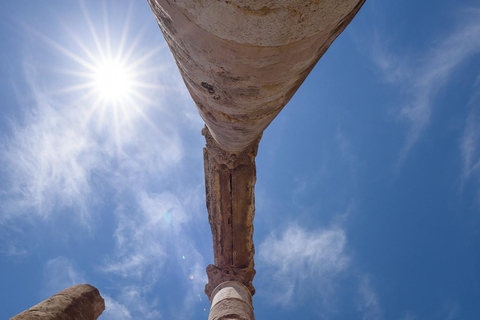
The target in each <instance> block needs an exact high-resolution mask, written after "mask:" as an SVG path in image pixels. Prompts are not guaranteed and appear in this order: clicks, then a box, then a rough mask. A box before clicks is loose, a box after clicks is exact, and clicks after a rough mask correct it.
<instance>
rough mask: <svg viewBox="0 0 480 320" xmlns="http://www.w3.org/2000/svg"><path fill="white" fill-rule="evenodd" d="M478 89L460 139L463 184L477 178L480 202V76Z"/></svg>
mask: <svg viewBox="0 0 480 320" xmlns="http://www.w3.org/2000/svg"><path fill="white" fill-rule="evenodd" d="M475 88H476V91H475V92H474V94H473V96H472V97H471V99H470V102H469V106H468V107H469V112H468V116H467V118H466V120H465V129H464V131H463V135H462V138H461V140H460V151H461V154H462V162H463V170H462V186H461V190H463V188H464V186H465V184H466V183H467V182H468V181H469V180H471V179H475V183H477V184H478V189H477V193H478V194H477V199H476V200H477V202H478V203H480V125H479V123H480V76H478V78H477V82H476V85H475Z"/></svg>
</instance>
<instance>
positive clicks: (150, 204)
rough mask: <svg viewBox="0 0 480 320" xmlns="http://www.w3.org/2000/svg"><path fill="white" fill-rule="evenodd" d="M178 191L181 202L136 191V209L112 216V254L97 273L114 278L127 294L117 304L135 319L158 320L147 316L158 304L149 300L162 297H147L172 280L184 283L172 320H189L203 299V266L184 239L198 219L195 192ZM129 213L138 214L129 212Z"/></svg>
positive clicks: (189, 241) (166, 194)
mask: <svg viewBox="0 0 480 320" xmlns="http://www.w3.org/2000/svg"><path fill="white" fill-rule="evenodd" d="M183 191H184V194H183V195H182V196H181V198H180V197H179V196H178V195H176V194H173V193H170V192H163V193H158V194H156V193H151V194H149V193H147V192H145V191H138V192H137V194H136V198H135V201H136V203H135V204H133V205H131V206H129V207H122V208H119V209H118V210H117V213H116V216H117V219H118V224H117V228H116V231H115V242H116V244H115V247H116V248H115V251H114V253H113V254H112V255H111V256H110V257H108V258H107V260H106V261H105V263H104V264H103V265H102V266H101V267H100V269H101V271H102V272H104V273H105V274H106V275H107V276H109V277H112V278H114V279H115V277H118V276H119V277H120V278H121V280H120V281H121V282H120V283H122V286H124V287H125V288H127V287H128V288H129V291H128V292H127V291H125V290H123V291H122V294H121V297H120V298H118V297H117V299H118V301H120V302H122V303H123V304H125V306H126V307H127V308H128V310H129V311H130V313H131V314H132V316H134V317H135V315H141V318H143V319H149V318H152V319H155V318H158V315H157V314H156V313H151V312H153V311H154V310H156V309H155V308H157V307H158V303H156V302H155V301H150V300H149V299H152V296H153V297H155V296H162V295H164V294H165V293H161V294H154V295H152V293H153V290H154V288H156V286H157V285H158V284H160V285H162V284H164V283H166V282H167V280H166V279H168V278H171V277H180V279H183V281H181V282H180V283H179V285H181V286H185V288H186V291H185V292H184V295H185V299H184V305H183V308H182V309H181V310H180V311H178V310H177V311H176V312H177V315H176V316H177V318H185V319H187V318H189V317H190V316H191V312H192V308H193V306H194V305H195V303H196V302H197V301H198V294H202V295H203V287H204V285H205V283H206V281H207V278H206V273H205V262H204V258H203V256H202V255H201V254H200V253H199V251H198V250H197V248H196V246H195V242H194V241H193V238H192V237H191V236H190V235H189V228H190V227H189V225H190V224H191V223H192V222H195V221H196V219H197V218H198V215H197V213H196V211H197V212H198V211H200V210H199V208H198V205H199V203H198V202H197V200H196V197H195V193H198V191H197V190H196V189H194V190H191V191H189V190H187V188H185V190H183ZM180 199H182V200H180ZM183 199H185V200H183ZM132 207H133V208H138V209H132V210H130V208H132ZM172 266H175V267H174V268H173V270H175V274H174V275H172V274H171V273H169V272H172V270H171V268H172ZM116 282H117V281H116ZM147 297H148V298H147ZM132 300H135V301H137V300H142V301H143V303H144V304H145V303H147V301H150V302H148V303H149V304H148V306H147V305H145V306H144V307H139V305H138V304H137V303H130V302H129V301H132Z"/></svg>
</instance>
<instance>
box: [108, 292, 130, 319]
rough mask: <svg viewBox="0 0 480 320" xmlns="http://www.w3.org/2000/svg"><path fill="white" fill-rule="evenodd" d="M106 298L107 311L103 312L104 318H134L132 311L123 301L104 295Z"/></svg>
mask: <svg viewBox="0 0 480 320" xmlns="http://www.w3.org/2000/svg"><path fill="white" fill-rule="evenodd" d="M102 298H103V299H104V300H105V311H104V312H103V313H102V319H105V320H130V319H133V317H132V315H131V314H130V311H128V309H127V307H126V306H125V305H123V304H122V303H119V302H118V301H117V300H115V299H113V298H111V297H110V296H108V295H102Z"/></svg>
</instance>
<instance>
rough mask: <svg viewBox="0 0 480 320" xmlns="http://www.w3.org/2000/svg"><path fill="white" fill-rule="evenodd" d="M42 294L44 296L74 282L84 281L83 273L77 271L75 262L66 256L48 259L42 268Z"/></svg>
mask: <svg viewBox="0 0 480 320" xmlns="http://www.w3.org/2000/svg"><path fill="white" fill-rule="evenodd" d="M43 283H44V285H43V290H42V292H43V294H44V296H46V297H49V296H52V295H54V294H56V293H57V292H59V291H61V290H63V289H66V288H68V287H71V286H73V285H76V284H82V283H86V282H85V278H84V276H83V273H82V272H81V271H78V270H77V268H76V266H75V262H74V261H73V260H71V259H69V258H66V257H57V258H54V259H50V260H48V261H47V262H46V263H45V267H44V270H43Z"/></svg>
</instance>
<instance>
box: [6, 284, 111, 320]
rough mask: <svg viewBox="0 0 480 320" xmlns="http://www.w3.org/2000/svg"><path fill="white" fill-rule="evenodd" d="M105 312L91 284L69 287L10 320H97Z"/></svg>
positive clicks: (98, 295)
mask: <svg viewBox="0 0 480 320" xmlns="http://www.w3.org/2000/svg"><path fill="white" fill-rule="evenodd" d="M103 310H105V301H104V300H103V298H102V297H101V296H100V293H99V292H98V290H97V288H95V287H93V286H91V285H89V284H79V285H75V286H72V287H69V288H67V289H65V290H63V291H60V292H59V293H57V294H55V295H53V296H51V297H50V298H48V299H46V300H44V301H42V302H40V303H39V304H37V305H35V306H33V307H31V308H30V309H28V310H25V311H24V312H22V313H20V314H18V315H16V316H15V317H13V318H11V319H10V320H35V319H39V320H40V319H42V320H95V319H97V318H98V317H99V316H100V315H101V314H102V312H103Z"/></svg>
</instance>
